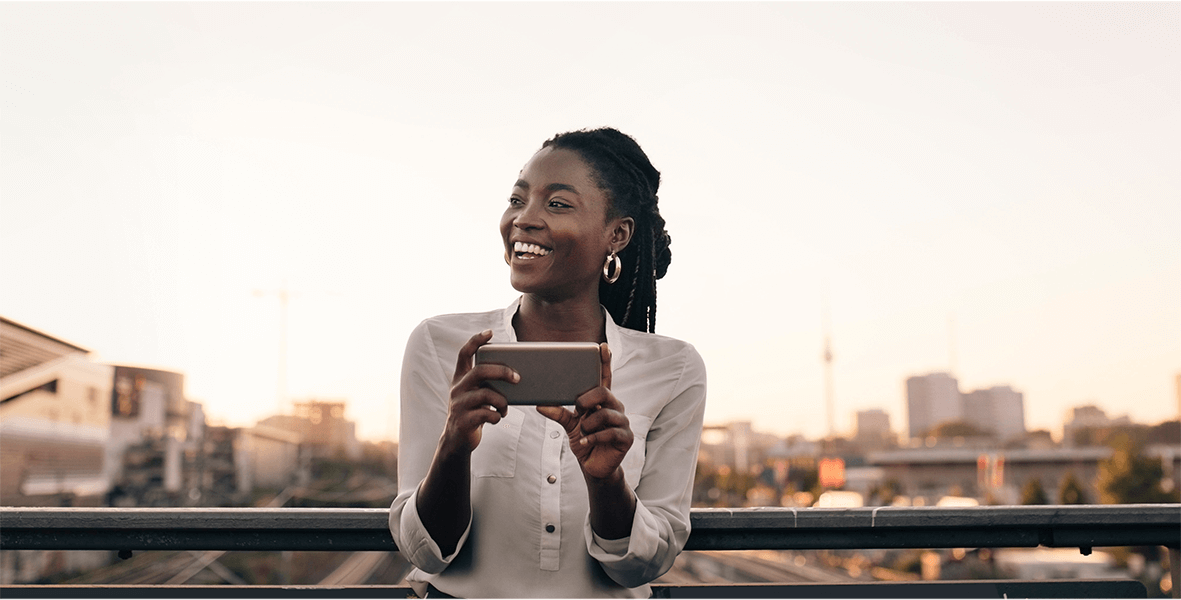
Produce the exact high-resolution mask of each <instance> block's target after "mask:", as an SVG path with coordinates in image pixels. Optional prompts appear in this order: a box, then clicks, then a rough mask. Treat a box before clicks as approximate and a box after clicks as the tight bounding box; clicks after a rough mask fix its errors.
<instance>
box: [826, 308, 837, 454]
mask: <svg viewBox="0 0 1181 600" xmlns="http://www.w3.org/2000/svg"><path fill="white" fill-rule="evenodd" d="M826 292H827V290H826ZM830 321H831V317H830V316H829V308H828V294H827V293H825V295H824V406H825V410H826V412H827V414H828V437H830V438H833V437H836V435H837V433H836V400H835V399H834V394H833V386H832V333H831V329H832V327H831V323H830Z"/></svg>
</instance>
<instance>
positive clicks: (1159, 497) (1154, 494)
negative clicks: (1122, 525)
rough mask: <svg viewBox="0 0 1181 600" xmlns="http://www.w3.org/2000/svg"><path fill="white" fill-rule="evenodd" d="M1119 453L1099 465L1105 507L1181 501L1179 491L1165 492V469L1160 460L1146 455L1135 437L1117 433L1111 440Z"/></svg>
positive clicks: (1102, 498) (1101, 491)
mask: <svg viewBox="0 0 1181 600" xmlns="http://www.w3.org/2000/svg"><path fill="white" fill-rule="evenodd" d="M1110 443H1111V446H1112V449H1113V450H1115V452H1114V453H1113V454H1112V455H1111V458H1108V459H1106V460H1103V461H1100V462H1099V481H1098V483H1099V501H1100V502H1102V503H1103V504H1140V503H1164V502H1177V499H1178V494H1177V492H1176V489H1175V488H1174V490H1173V491H1172V492H1166V491H1164V490H1163V489H1161V480H1162V479H1164V469H1162V468H1161V463H1160V460H1158V459H1154V458H1150V457H1147V456H1144V455H1143V453H1142V452H1141V449H1140V445H1139V444H1137V443H1135V441H1134V440H1133V439H1132V437H1131V436H1128V435H1126V434H1117V435H1115V436H1113V437H1112V439H1111V440H1110Z"/></svg>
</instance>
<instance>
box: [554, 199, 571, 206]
mask: <svg viewBox="0 0 1181 600" xmlns="http://www.w3.org/2000/svg"><path fill="white" fill-rule="evenodd" d="M549 205H550V207H551V208H570V205H569V204H566V203H565V202H562V201H561V200H550V201H549Z"/></svg>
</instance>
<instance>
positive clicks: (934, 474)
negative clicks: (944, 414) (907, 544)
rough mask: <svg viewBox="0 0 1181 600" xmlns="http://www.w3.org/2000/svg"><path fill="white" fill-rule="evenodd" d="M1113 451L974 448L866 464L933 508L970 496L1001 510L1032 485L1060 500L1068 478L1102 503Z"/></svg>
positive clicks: (872, 459)
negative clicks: (1102, 464)
mask: <svg viewBox="0 0 1181 600" xmlns="http://www.w3.org/2000/svg"><path fill="white" fill-rule="evenodd" d="M1111 455H1112V450H1111V449H1110V448H1106V447H1096V448H1058V449H1053V450H1030V449H1016V450H980V449H972V448H904V449H898V450H888V451H885V452H872V453H870V454H869V455H868V456H866V463H867V464H869V465H871V466H875V467H878V468H880V469H881V470H882V476H883V477H884V479H886V480H890V479H893V480H895V481H897V482H898V483H900V484H901V487H902V493H903V495H907V496H914V497H916V498H923V499H924V503H925V504H928V505H930V504H933V503H934V502H936V501H937V500H938V499H939V498H941V497H943V496H969V497H974V498H976V499H977V500H980V501H984V500H986V499H988V497H989V496H991V497H992V498H993V499H995V500H997V501H999V502H1000V503H1002V504H1016V503H1017V502H1018V500H1019V492H1020V490H1021V488H1022V486H1024V485H1025V484H1026V482H1028V481H1029V480H1031V479H1037V480H1039V481H1041V484H1042V489H1044V490H1045V491H1046V494H1047V495H1049V496H1050V498H1051V500H1052V501H1055V500H1056V495H1055V494H1056V492H1057V490H1058V487H1059V486H1060V485H1061V483H1062V480H1063V479H1065V478H1066V476H1067V474H1073V475H1074V477H1076V478H1077V479H1078V480H1079V481H1081V482H1082V483H1083V485H1084V486H1085V487H1086V493H1087V495H1088V497H1089V499H1090V500H1091V501H1092V502H1095V501H1097V499H1098V488H1097V487H1096V479H1097V476H1098V473H1099V461H1101V460H1104V459H1107V458H1109V457H1110V456H1111Z"/></svg>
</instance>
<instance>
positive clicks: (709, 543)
mask: <svg viewBox="0 0 1181 600" xmlns="http://www.w3.org/2000/svg"><path fill="white" fill-rule="evenodd" d="M388 517H389V511H388V510H387V509H381V508H24V507H0V549H5V550H328V551H333V550H336V551H366V550H385V551H394V550H397V546H396V545H395V544H394V541H393V540H392V539H391V537H390V534H389V529H388ZM690 521H691V525H692V533H691V534H690V537H689V541H688V544H687V545H686V547H685V549H686V550H750V549H780V550H784V549H873V548H976V547H994V548H1003V547H1034V546H1039V545H1042V546H1050V547H1077V548H1082V549H1083V550H1084V552H1089V551H1090V548H1092V547H1097V546H1147V545H1158V546H1168V547H1170V548H1177V547H1178V545H1179V543H1181V541H1179V540H1181V504H1120V505H1108V504H1104V505H1071V506H978V507H964V508H960V507H956V508H951V507H877V508H798V509H797V508H734V509H693V511H692V513H691V515H690Z"/></svg>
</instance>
